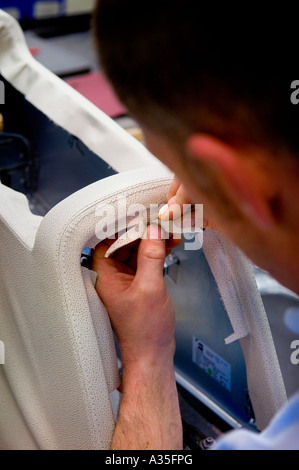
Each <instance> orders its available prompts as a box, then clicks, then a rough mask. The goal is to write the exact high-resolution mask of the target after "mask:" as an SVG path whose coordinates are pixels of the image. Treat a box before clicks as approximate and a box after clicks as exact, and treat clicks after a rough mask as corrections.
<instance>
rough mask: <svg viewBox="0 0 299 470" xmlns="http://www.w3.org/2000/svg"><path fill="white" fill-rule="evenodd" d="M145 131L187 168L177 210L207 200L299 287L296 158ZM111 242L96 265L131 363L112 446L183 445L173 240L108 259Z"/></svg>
mask: <svg viewBox="0 0 299 470" xmlns="http://www.w3.org/2000/svg"><path fill="white" fill-rule="evenodd" d="M143 131H144V134H145V138H146V142H147V146H148V148H149V149H150V150H151V151H152V153H153V154H155V155H156V156H157V157H158V158H160V159H161V160H162V161H163V162H164V163H165V164H166V165H167V166H168V167H169V168H170V169H171V170H172V171H173V172H174V173H175V174H177V175H180V179H178V178H175V180H174V182H173V184H172V186H171V188H170V191H169V195H168V201H169V205H168V209H169V211H170V216H171V215H172V211H171V205H172V203H174V202H176V203H178V204H183V203H200V204H203V205H204V219H205V226H206V228H216V229H218V230H219V231H221V232H222V233H223V234H224V235H225V236H226V237H227V238H228V239H230V240H231V241H232V242H233V243H235V244H236V245H238V246H239V247H240V248H241V249H242V250H243V251H244V252H245V253H246V254H247V255H248V257H249V258H251V259H252V261H253V262H254V263H256V264H257V265H258V266H260V267H261V268H263V269H265V270H267V271H268V272H269V273H270V274H272V275H273V276H274V277H276V279H277V280H278V281H280V282H281V283H282V284H284V285H285V286H286V287H288V288H289V289H291V290H293V291H294V292H297V293H299V263H298V248H299V247H298V245H299V242H298V232H299V203H298V201H299V189H298V188H299V185H298V166H296V165H295V163H292V159H289V158H288V156H287V155H279V158H274V156H273V155H271V154H269V153H268V152H267V151H266V150H265V149H264V148H257V147H250V146H248V145H247V146H244V147H241V148H240V147H238V148H236V147H230V146H228V145H227V144H225V143H224V142H221V141H219V140H218V139H217V138H215V137H214V136H213V135H203V134H194V135H191V136H190V137H189V138H188V139H187V140H186V142H184V144H183V150H182V153H180V154H179V153H178V151H177V150H176V149H175V148H173V147H172V144H171V142H169V141H168V140H167V139H165V138H163V137H161V136H160V135H157V134H155V133H154V132H152V131H151V130H150V129H148V128H146V127H145V126H144V127H143ZM294 161H295V159H294V160H293V162H294ZM164 217H165V213H164ZM171 243H173V242H170V244H168V249H170V247H171ZM107 248H108V245H107V242H104V243H101V244H99V245H98V247H97V248H96V251H95V259H94V266H93V269H94V270H95V271H96V272H97V273H98V275H99V276H98V282H97V287H96V288H97V292H98V294H99V296H100V297H101V299H102V300H103V302H104V304H105V306H106V308H107V310H108V313H109V315H110V319H111V322H112V325H113V328H114V331H115V333H116V335H117V338H118V340H119V344H120V348H121V353H122V359H123V364H124V369H123V398H122V402H121V406H120V412H119V419H118V422H117V425H116V430H115V435H114V439H113V442H112V447H111V448H112V449H181V448H182V426H181V418H180V411H179V405H178V397H177V391H176V385H175V377H174V371H173V354H174V350H175V341H174V326H175V324H174V322H175V318H174V310H173V306H172V304H171V301H170V299H169V296H168V294H167V291H166V288H165V284H164V280H163V275H162V268H163V263H164V258H165V255H166V246H165V241H162V240H159V233H157V230H155V229H154V228H153V231H152V233H151V237H149V238H147V239H143V240H141V242H140V243H139V244H137V245H134V246H131V247H130V249H124V250H126V251H120V252H119V253H118V254H117V255H116V256H115V257H114V258H113V259H110V260H106V259H104V254H105V252H106V250H107Z"/></svg>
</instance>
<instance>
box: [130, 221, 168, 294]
mask: <svg viewBox="0 0 299 470" xmlns="http://www.w3.org/2000/svg"><path fill="white" fill-rule="evenodd" d="M165 257H166V243H165V240H162V231H161V228H160V227H159V226H157V225H151V226H149V227H148V228H147V237H145V238H143V239H142V240H141V243H140V245H139V250H138V257H137V271H136V276H135V280H136V282H141V283H142V284H143V285H145V287H146V288H147V289H150V288H151V287H153V289H155V288H157V287H158V285H159V283H160V282H161V281H162V282H163V284H164V278H163V267H164V262H165Z"/></svg>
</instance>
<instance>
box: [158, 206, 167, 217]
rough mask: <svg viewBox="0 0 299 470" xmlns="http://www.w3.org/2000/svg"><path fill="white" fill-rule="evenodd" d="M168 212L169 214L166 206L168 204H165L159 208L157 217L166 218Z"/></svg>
mask: <svg viewBox="0 0 299 470" xmlns="http://www.w3.org/2000/svg"><path fill="white" fill-rule="evenodd" d="M168 214H169V207H168V204H165V206H163V207H161V209H160V210H159V219H160V220H167V219H168Z"/></svg>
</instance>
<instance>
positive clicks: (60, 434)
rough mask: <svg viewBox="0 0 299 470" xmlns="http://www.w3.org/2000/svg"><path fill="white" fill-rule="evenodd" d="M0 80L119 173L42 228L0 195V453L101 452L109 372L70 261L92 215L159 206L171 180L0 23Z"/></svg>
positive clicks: (89, 303) (104, 334) (104, 343)
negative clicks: (121, 199) (114, 208)
mask: <svg viewBox="0 0 299 470" xmlns="http://www.w3.org/2000/svg"><path fill="white" fill-rule="evenodd" d="M0 72H1V74H2V76H3V77H4V78H5V79H6V80H8V81H9V82H10V83H11V85H13V86H14V87H15V88H16V89H17V90H18V91H20V92H21V93H22V94H24V95H25V97H26V99H27V100H28V101H29V102H30V103H31V104H33V105H34V106H35V107H36V108H38V109H39V110H40V111H42V112H43V113H44V114H46V115H47V116H48V117H49V118H50V119H52V120H53V121H54V122H55V123H56V124H58V125H60V126H61V127H63V128H64V129H65V130H67V131H68V132H70V133H71V134H72V135H75V136H77V137H78V138H79V139H80V140H82V141H83V142H84V143H85V144H86V145H87V146H88V147H89V148H90V149H91V150H93V151H94V152H95V153H96V154H99V155H100V156H101V158H103V159H104V160H105V161H106V162H107V163H108V164H109V165H111V166H112V167H113V168H114V169H115V170H116V171H118V172H124V173H121V174H119V175H115V176H113V177H111V178H108V179H106V180H103V181H99V182H98V183H96V184H94V185H91V186H89V187H87V188H85V189H83V190H81V191H80V192H78V193H76V194H74V195H73V196H71V197H70V198H68V199H66V200H65V201H63V202H62V203H60V204H59V205H58V206H56V207H54V208H53V209H52V211H50V212H49V213H48V214H47V215H46V216H45V217H44V218H41V217H38V216H34V215H32V213H31V212H30V210H29V207H28V202H27V199H26V197H25V196H24V195H22V194H19V193H17V192H15V191H13V190H11V189H9V188H7V187H5V186H3V185H2V184H0V202H1V203H0V233H1V241H0V339H1V341H3V342H4V344H5V365H1V366H0V448H2V449H108V448H109V446H110V442H111V438H112V435H113V430H114V426H115V419H114V417H115V415H116V414H117V403H118V399H117V392H115V389H116V387H117V386H118V384H119V377H118V367H117V361H116V354H115V348H114V341H113V335H112V330H111V326H110V322H109V319H108V315H107V312H106V310H105V309H104V307H103V305H102V303H101V301H100V299H99V298H98V296H97V294H96V292H95V289H94V273H92V272H90V271H88V270H86V269H85V268H81V265H80V255H81V251H82V249H83V248H85V247H86V246H91V247H92V246H95V244H96V243H98V242H99V239H97V238H96V237H95V226H96V222H97V220H98V217H97V216H96V212H95V210H96V207H97V206H98V204H101V207H103V204H104V205H105V204H106V203H110V202H111V201H113V200H114V199H113V198H114V197H115V195H116V194H125V193H126V191H128V199H127V201H128V203H130V201H131V200H134V201H135V202H136V196H137V197H138V202H142V201H144V203H145V204H149V202H151V203H159V204H160V203H164V202H165V201H166V193H167V191H168V187H169V184H170V182H171V179H172V177H171V174H170V172H169V171H168V170H166V169H165V167H164V166H163V165H162V164H160V163H159V162H158V161H157V160H156V159H155V158H154V157H153V156H152V155H151V154H150V153H149V152H148V151H147V150H146V149H145V148H144V146H142V145H141V144H140V143H139V142H137V141H136V140H135V139H133V138H132V137H131V136H129V135H128V134H127V133H126V132H125V131H124V130H122V129H121V128H120V127H119V126H118V125H116V124H115V123H114V122H113V121H112V120H111V119H110V118H109V117H107V116H106V115H105V114H104V113H102V112H101V111H100V110H99V109H98V108H96V107H95V106H94V105H92V104H91V103H90V102H89V101H88V100H86V99H85V98H83V97H82V96H81V95H80V94H79V93H77V92H76V91H75V90H73V89H72V88H71V87H69V86H68V85H67V84H65V83H64V82H63V81H62V80H60V79H59V78H57V77H56V76H55V75H53V74H52V73H51V72H49V71H48V70H46V69H45V68H44V67H43V66H42V65H40V64H39V63H38V62H37V61H35V59H33V57H32V56H31V54H30V52H29V50H28V49H27V46H26V44H25V40H24V36H23V33H22V31H21V29H20V27H19V25H18V23H17V22H16V21H15V20H14V19H13V18H11V17H10V16H9V15H7V14H6V13H4V12H3V11H0ZM144 167H145V168H146V170H143V169H142V168H144ZM149 167H153V170H151V168H149ZM136 168H137V169H139V168H140V170H136V171H137V173H136V171H135V170H133V169H136ZM131 170H132V174H131ZM139 172H140V173H139ZM163 174H164V177H163ZM161 178H162V179H161ZM132 198H133V199H132ZM124 222H125V221H124ZM111 401H112V403H113V407H112V405H111Z"/></svg>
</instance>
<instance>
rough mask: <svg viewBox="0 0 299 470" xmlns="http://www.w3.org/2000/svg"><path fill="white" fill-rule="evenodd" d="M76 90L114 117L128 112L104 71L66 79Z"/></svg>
mask: <svg viewBox="0 0 299 470" xmlns="http://www.w3.org/2000/svg"><path fill="white" fill-rule="evenodd" d="M66 82H67V83H68V84H69V85H71V86H72V87H73V88H74V89H75V90H77V91H78V92H79V93H81V94H82V95H83V96H85V98H87V99H88V100H89V101H91V102H92V103H93V104H95V105H96V106H97V107H98V108H100V109H101V110H102V111H104V113H106V114H108V116H110V117H112V118H116V117H118V116H122V115H124V114H126V109H125V108H124V107H123V105H122V104H121V103H120V102H119V100H118V98H117V97H116V96H115V93H114V91H113V89H112V87H111V85H110V84H109V82H108V81H107V79H106V77H105V76H104V74H103V73H102V72H93V73H89V74H86V75H80V76H78V77H74V78H73V77H72V78H69V79H67V80H66Z"/></svg>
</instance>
